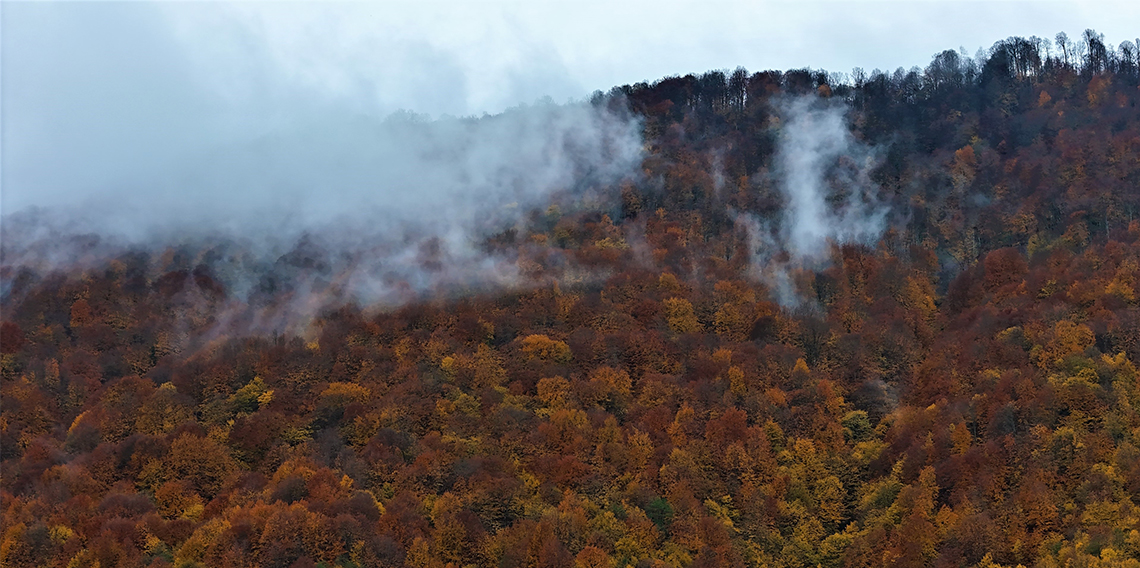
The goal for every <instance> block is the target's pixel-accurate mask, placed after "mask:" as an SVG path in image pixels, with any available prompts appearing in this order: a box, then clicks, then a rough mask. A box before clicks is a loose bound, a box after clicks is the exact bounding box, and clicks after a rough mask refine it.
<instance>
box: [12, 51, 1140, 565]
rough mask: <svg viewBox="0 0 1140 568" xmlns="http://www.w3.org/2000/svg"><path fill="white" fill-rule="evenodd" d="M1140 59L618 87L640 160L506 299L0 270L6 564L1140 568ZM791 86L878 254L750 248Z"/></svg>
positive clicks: (519, 236)
mask: <svg viewBox="0 0 1140 568" xmlns="http://www.w3.org/2000/svg"><path fill="white" fill-rule="evenodd" d="M1049 45H1051V48H1049V49H1047V46H1049ZM1136 48H1137V47H1136V46H1135V45H1133V44H1132V43H1131V42H1125V43H1124V44H1122V45H1121V46H1120V47H1119V48H1114V47H1112V46H1111V45H1107V44H1105V43H1104V42H1103V40H1102V39H1101V38H1100V37H1099V36H1098V35H1097V34H1095V33H1094V32H1091V31H1090V32H1087V33H1085V34H1084V36H1082V37H1081V38H1080V39H1079V40H1076V41H1071V40H1068V39H1067V38H1063V37H1060V36H1059V37H1058V41H1057V42H1055V43H1051V42H1044V41H1042V40H1038V39H1037V38H1031V39H1022V38H1011V39H1009V40H1006V41H1002V42H999V43H997V44H996V45H994V46H993V48H991V49H990V50H988V51H987V52H986V53H984V54H981V55H980V56H979V57H977V58H975V57H968V56H966V55H963V54H960V53H958V52H956V51H946V52H944V53H941V54H939V55H937V56H935V57H934V59H933V61H932V62H931V63H930V65H929V66H928V67H927V68H926V69H925V70H920V69H914V70H910V71H907V70H902V69H900V70H899V71H896V72H894V73H881V72H877V71H876V72H873V73H869V74H868V73H863V72H860V71H858V70H856V72H855V73H853V74H851V75H850V76H838V75H833V74H829V73H826V72H822V71H812V70H793V71H787V72H777V71H766V72H759V73H750V72H748V71H746V70H744V69H737V70H736V71H734V72H720V71H715V72H710V73H705V74H702V75H687V76H683V77H669V78H665V79H661V80H659V81H656V82H654V83H652V84H644V83H639V84H636V85H629V86H623V87H619V88H615V89H613V90H612V91H610V92H608V93H598V94H596V95H595V96H594V98H593V100H592V101H591V103H590V104H592V105H595V106H597V107H602V106H606V107H610V108H611V109H613V111H614V112H629V113H632V114H633V115H634V116H635V117H638V119H639V120H640V121H641V125H642V128H643V136H644V151H645V156H644V161H643V162H642V165H641V172H639V174H638V176H636V178H634V179H630V180H627V181H624V182H622V183H620V184H616V185H614V186H612V187H602V188H594V189H593V190H592V191H591V192H589V196H588V198H587V197H583V198H577V199H576V198H574V197H573V195H572V193H573V192H570V193H571V196H570V198H567V199H563V200H561V201H560V202H559V203H557V204H553V205H551V206H550V207H548V208H543V209H536V210H534V211H531V212H529V213H528V217H527V219H528V220H527V221H526V222H525V223H522V224H520V225H517V226H513V227H509V228H506V229H503V230H496V232H494V234H490V235H488V236H486V238H485V240H484V241H483V242H482V243H480V247H481V248H482V250H485V251H487V252H488V254H495V255H497V257H496V258H509V259H512V262H514V263H515V264H516V265H517V266H518V268H519V274H520V275H521V277H520V278H521V280H519V281H517V282H514V283H513V284H512V285H511V286H510V287H507V288H505V289H503V288H489V287H472V288H470V289H466V290H464V289H457V288H455V287H449V288H447V289H446V290H439V291H438V293H431V292H430V291H429V292H425V293H416V294H411V293H409V296H408V300H407V301H404V302H401V303H394V304H393V303H390V304H385V305H366V304H362V303H360V302H351V301H350V302H347V303H345V302H341V303H327V304H324V305H321V306H319V309H318V310H316V311H315V312H312V313H313V314H315V315H313V316H312V317H311V318H309V319H305V320H303V321H300V322H296V321H293V322H291V323H290V324H289V325H276V324H269V323H266V322H269V321H276V320H274V319H273V317H274V316H273V314H286V315H285V316H282V317H287V316H288V314H290V313H293V312H291V311H290V310H293V309H294V308H295V304H296V303H297V302H298V301H299V299H301V300H304V299H305V297H304V296H303V294H302V291H301V290H299V289H298V288H297V286H296V285H295V284H294V283H295V282H297V281H299V280H300V279H301V278H302V277H308V276H312V275H314V274H315V275H317V276H319V277H320V278H324V279H326V280H335V278H336V275H335V274H329V273H328V271H329V270H330V269H329V266H331V265H330V264H328V263H326V262H325V261H324V260H323V258H324V257H325V256H324V255H334V254H335V253H330V252H328V251H324V252H322V251H319V250H318V251H314V250H313V248H314V246H313V245H312V243H310V242H308V241H303V242H300V243H298V245H297V247H296V248H295V249H294V250H293V251H292V252H290V253H289V254H286V255H283V256H280V257H279V258H276V259H274V261H273V262H272V263H270V265H268V266H266V267H265V269H264V271H263V272H261V273H259V274H258V276H257V279H256V280H257V281H256V283H255V284H254V285H252V286H247V287H244V288H241V289H240V290H239V288H238V287H237V286H236V285H235V279H234V275H233V274H232V271H231V270H230V269H231V268H232V267H233V266H235V264H234V263H232V262H229V263H227V262H228V261H227V260H226V258H227V255H232V254H238V253H235V252H234V251H233V250H232V249H229V248H225V247H221V246H217V247H214V246H191V245H184V244H183V245H171V246H169V247H166V246H165V245H164V246H162V247H156V248H154V249H146V248H140V247H134V248H131V249H129V250H123V251H120V252H119V253H117V254H115V255H113V257H110V258H96V259H94V260H91V259H87V260H86V261H85V262H84V264H83V265H82V266H80V267H73V268H71V269H68V268H67V267H66V266H63V267H60V266H56V267H55V268H54V269H46V268H43V267H34V266H25V265H20V264H18V263H11V262H7V263H6V264H5V266H4V268H3V274H2V276H3V280H4V286H3V290H4V305H3V324H2V327H0V347H2V352H3V359H2V364H3V365H2V383H0V388H2V393H3V395H2V399H0V459H2V464H0V465H2V479H0V488H2V494H0V497H2V506H3V519H4V522H3V527H4V528H3V540H2V543H0V564H2V565H3V566H12V567H25V566H27V567H33V566H35V567H38V566H60V567H63V566H68V567H85V566H101V567H103V568H107V567H110V566H154V567H159V566H203V567H231V566H232V567H238V566H267V567H268V566H280V567H292V566H295V567H303V566H309V567H312V566H326V567H333V566H341V567H346V568H347V567H364V566H404V565H406V566H415V567H420V568H423V567H442V566H467V565H474V566H487V567H503V568H508V567H522V566H580V567H583V568H585V567H591V568H593V567H615V568H617V567H624V566H638V567H707V566H772V567H777V566H787V567H812V566H825V567H841V566H842V567H847V566H851V567H854V566H940V567H941V566H947V567H949V566H963V567H965V566H981V567H992V566H998V565H1000V566H1014V565H1018V564H1021V565H1024V566H1042V567H1054V566H1056V567H1061V566H1073V567H1076V566H1090V567H1091V566H1132V567H1140V372H1138V371H1137V368H1136V365H1137V363H1140V297H1138V290H1137V286H1138V282H1137V281H1138V279H1140V66H1138V62H1140V59H1138V54H1137V51H1136ZM805 101H806V102H805ZM797 104H798V105H801V106H804V108H810V109H822V110H819V112H825V111H827V112H833V113H837V114H835V116H842V119H843V125H844V127H845V128H846V129H848V131H849V134H847V135H845V136H849V137H850V140H849V141H848V145H849V146H851V147H858V148H861V149H862V150H860V153H852V152H844V153H841V154H836V156H835V159H834V160H832V162H834V163H832V162H828V164H829V165H827V167H828V168H829V170H828V173H827V174H826V176H824V178H823V179H824V182H825V184H829V185H828V186H829V187H831V188H832V189H833V190H835V191H834V192H832V193H828V194H827V195H825V196H824V198H825V203H826V204H828V205H829V206H833V207H843V206H844V204H845V203H846V204H848V205H850V203H851V201H850V196H846V197H845V196H844V195H845V194H844V193H843V192H844V191H847V190H848V189H849V188H850V187H851V186H852V184H853V183H854V184H855V185H858V186H859V187H863V188H870V189H868V190H867V191H868V193H867V194H866V195H865V196H864V197H865V199H864V201H865V203H866V206H867V211H868V212H869V213H868V214H867V216H866V219H865V220H866V221H867V223H871V221H870V220H871V219H872V218H874V219H878V220H879V223H880V224H879V225H878V228H879V229H880V230H878V231H876V232H875V233H874V235H873V237H874V238H872V239H867V238H850V239H847V238H843V236H844V235H845V234H846V233H829V235H831V236H832V237H833V238H829V239H828V240H827V241H826V245H825V246H824V247H823V249H822V250H821V251H820V252H818V253H817V254H814V255H807V254H806V253H802V251H801V252H800V253H797V249H795V248H794V247H793V246H791V245H789V244H788V243H786V242H785V243H783V244H782V245H781V246H782V249H781V250H779V251H776V252H771V251H770V249H767V248H765V247H766V246H768V244H766V243H770V242H771V241H772V240H773V239H776V240H779V239H780V238H781V237H780V235H787V234H790V233H789V231H792V230H794V227H790V226H789V223H794V222H795V219H790V220H789V218H788V217H786V216H785V214H784V212H785V211H786V210H787V209H788V207H789V201H788V199H789V197H788V196H787V195H786V192H784V191H782V190H781V188H782V187H784V185H782V184H787V183H788V182H787V181H786V179H785V178H786V176H787V173H788V171H790V170H789V166H787V165H786V164H784V165H782V164H783V162H786V161H787V158H788V157H789V156H791V155H793V153H794V149H791V150H790V149H788V146H787V141H788V138H787V136H786V135H785V130H787V129H788V128H790V126H788V125H789V124H790V123H791V121H792V120H793V118H794V117H793V116H792V115H791V114H789V113H790V112H791V111H789V110H788V109H790V108H795V105H797ZM829 109H830V110H829ZM813 116H814V115H813ZM820 116H823V115H820ZM826 116H831V115H826ZM484 120H487V119H484ZM825 138H826V137H825ZM813 140H814V139H813ZM827 140H830V139H825V140H824V141H823V142H819V143H821V144H822V143H825V142H827ZM817 142H818V141H817ZM863 158H865V161H864V162H859V160H860V159H863ZM844 180H847V181H844ZM851 180H856V181H857V183H855V182H852V181H851ZM848 182H850V183H848ZM598 195H601V196H603V197H601V198H598V197H597V196H598ZM606 196H608V197H606ZM874 212H879V215H878V217H875V216H874V215H871V213H874ZM872 224H873V223H872ZM868 226H870V225H868ZM852 234H854V233H852ZM859 234H860V235H864V236H865V233H859ZM420 252H421V256H422V259H421V262H422V263H423V265H424V266H425V270H438V269H439V268H438V267H436V268H433V267H432V263H435V262H438V260H436V259H433V258H432V255H431V251H430V250H429V251H420ZM5 254H6V256H7V259H9V260H10V259H12V258H17V257H20V255H17V254H15V253H13V251H11V250H6V251H5ZM21 258H22V257H21ZM782 285H786V287H787V293H786V294H783V295H782V294H781V293H780V292H779V290H777V288H778V287H780V286H782ZM266 314H269V315H266Z"/></svg>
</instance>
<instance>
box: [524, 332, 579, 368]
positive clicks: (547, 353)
mask: <svg viewBox="0 0 1140 568" xmlns="http://www.w3.org/2000/svg"><path fill="white" fill-rule="evenodd" d="M522 351H523V353H526V354H527V356H528V357H530V358H532V359H542V360H545V361H553V362H555V363H568V362H570V346H569V345H566V343H565V342H562V341H558V340H555V339H551V338H549V337H547V336H546V335H542V334H537V335H528V336H526V337H524V338H523V340H522Z"/></svg>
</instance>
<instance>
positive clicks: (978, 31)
mask: <svg viewBox="0 0 1140 568" xmlns="http://www.w3.org/2000/svg"><path fill="white" fill-rule="evenodd" d="M0 18H2V42H0V43H2V50H3V51H2V67H0V70H2V71H0V72H2V80H3V84H2V93H0V94H2V105H3V106H2V113H0V119H2V124H0V129H2V134H3V137H2V147H0V151H2V152H3V155H2V163H0V169H2V171H0V180H2V182H3V187H2V190H3V199H2V202H0V203H2V206H3V207H2V210H3V212H6V213H7V212H12V211H13V210H16V209H20V208H22V207H25V206H27V205H30V204H46V205H50V204H52V203H54V202H55V201H58V200H60V199H64V198H70V197H73V196H74V195H75V192H76V191H82V189H80V188H83V187H98V186H100V184H106V183H108V182H109V180H115V179H116V178H118V177H121V176H123V175H124V172H127V171H130V172H132V174H139V172H159V171H162V170H164V169H165V168H169V167H171V164H172V163H175V162H177V161H178V160H179V159H180V157H181V156H183V155H186V154H187V153H194V152H202V151H209V150H211V149H216V148H217V147H223V146H226V145H232V144H239V143H241V142H242V141H248V140H254V139H257V138H258V137H259V136H262V135H264V134H266V133H269V132H274V131H279V130H282V129H292V130H296V129H297V128H303V127H307V126H309V123H314V122H321V121H323V120H325V119H326V118H327V117H329V116H334V115H335V116H338V117H342V118H343V117H346V116H372V117H383V116H386V115H388V114H390V113H391V112H393V111H395V110H398V109H407V110H412V111H415V112H418V113H427V114H431V115H432V116H436V117H438V116H440V115H442V114H451V115H470V114H476V115H477V114H481V113H484V112H489V113H497V112H500V111H502V110H503V109H505V108H507V107H511V106H515V105H518V104H519V103H532V102H534V101H535V100H536V99H539V98H541V97H545V96H549V97H551V98H552V99H553V100H554V101H556V102H564V101H566V100H567V99H582V98H584V97H588V96H589V94H590V93H591V92H592V91H594V90H596V89H601V90H607V89H609V88H610V87H612V86H614V85H619V84H625V83H633V82H637V81H643V80H648V81H652V80H654V79H657V78H660V77H663V76H666V75H673V74H685V73H689V72H701V71H706V70H709V69H717V68H724V69H730V68H734V67H736V66H740V65H742V66H745V67H747V68H748V69H749V70H751V71H758V70H764V69H789V68H800V67H812V68H816V69H819V68H824V69H827V70H830V71H841V72H850V71H851V69H852V68H853V67H856V66H858V67H862V68H864V69H865V70H867V71H870V70H872V69H875V68H882V69H888V70H889V69H894V68H896V67H900V66H901V67H911V66H916V65H917V66H925V65H926V64H927V63H928V62H929V60H930V58H931V56H932V55H933V54H935V53H937V52H939V51H941V50H944V49H958V48H965V49H966V50H967V51H968V52H969V53H971V54H972V53H974V52H975V51H976V50H977V49H978V48H985V47H989V46H990V45H992V44H993V43H994V42H995V41H997V40H999V39H1003V38H1006V37H1009V36H1012V35H1023V36H1029V35H1038V36H1042V37H1048V38H1052V37H1053V35H1054V34H1056V33H1057V32H1058V31H1065V32H1067V33H1068V34H1069V35H1070V36H1072V37H1074V38H1075V37H1076V36H1079V35H1080V33H1081V32H1082V31H1083V30H1084V29H1085V28H1088V27H1091V28H1095V29H1096V30H1097V31H1099V32H1101V33H1103V34H1104V35H1105V39H1106V41H1107V42H1108V43H1110V44H1112V45H1114V46H1115V45H1118V44H1119V43H1120V42H1121V41H1124V40H1126V39H1127V40H1133V41H1135V39H1136V36H1137V35H1140V29H1138V26H1136V25H1135V23H1136V22H1140V3H1138V2H1134V1H1121V2H1093V1H1087V0H1086V1H1066V2H992V1H990V2H981V1H978V2H934V1H911V2H863V1H835V2H805V1H796V2H710V1H707V0H706V1H703V2H670V1H667V0H666V1H661V0H654V1H644V2H642V1H639V2H621V3H616V2H593V3H591V2H585V1H582V0H576V1H573V2H537V1H526V2H493V1H471V0H467V1H463V2H429V1H417V2H351V3H347V2H345V3H262V2H251V3H242V4H230V3H220V2H176V3H174V2H172V3H148V2H135V3H104V2H92V3H87V2H79V3H22V2H3V3H0ZM140 175H141V174H140Z"/></svg>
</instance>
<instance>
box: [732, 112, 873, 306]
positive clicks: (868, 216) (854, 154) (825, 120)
mask: <svg viewBox="0 0 1140 568" xmlns="http://www.w3.org/2000/svg"><path fill="white" fill-rule="evenodd" d="M776 107H777V112H778V114H779V116H780V126H779V134H778V139H777V140H778V142H777V152H776V156H775V163H774V170H775V174H776V178H777V186H778V187H779V189H780V192H781V194H782V195H783V197H784V199H785V204H784V208H783V211H782V214H781V216H780V219H779V220H778V221H777V222H767V221H765V220H761V219H759V218H757V217H756V216H753V215H739V216H738V221H739V222H740V223H741V224H743V225H744V227H745V228H746V230H747V231H748V234H749V237H750V239H751V241H752V246H751V248H752V255H753V256H752V263H753V271H754V272H755V273H756V274H757V275H758V276H759V277H760V278H761V279H762V280H763V281H765V282H766V283H767V284H768V285H769V286H770V287H771V288H772V291H773V293H774V294H775V296H776V299H777V300H778V301H779V302H780V303H781V304H782V305H784V306H789V307H793V306H797V305H800V304H801V302H802V301H803V300H802V294H801V293H800V291H799V290H797V288H796V286H795V284H794V282H793V273H794V272H795V271H796V270H799V269H807V270H817V269H819V268H821V267H823V266H824V265H825V264H826V263H827V261H828V259H829V257H830V250H829V249H830V247H831V246H832V245H835V244H844V243H864V244H867V243H874V242H875V241H877V240H878V239H879V237H880V236H881V235H882V233H883V230H884V229H885V228H886V219H887V212H888V210H887V208H886V207H885V206H883V205H882V204H881V203H880V202H879V201H878V187H877V186H876V184H875V183H874V182H873V181H872V180H871V179H870V177H869V174H870V172H871V170H872V169H873V167H874V166H875V164H876V153H875V151H874V149H873V148H870V147H867V146H866V145H864V144H862V143H860V142H859V141H857V140H856V139H855V138H854V136H852V134H851V131H850V129H849V128H848V125H847V119H846V114H847V111H848V108H847V107H846V106H845V105H844V104H843V103H835V102H831V101H829V100H827V99H821V98H818V97H814V96H805V97H799V98H794V99H787V100H784V101H782V102H779V103H777V105H776Z"/></svg>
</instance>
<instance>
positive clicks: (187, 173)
mask: <svg viewBox="0 0 1140 568" xmlns="http://www.w3.org/2000/svg"><path fill="white" fill-rule="evenodd" d="M350 8H351V7H348V8H345V10H349V9H350ZM365 8H366V7H364V6H361V7H359V8H351V9H353V10H356V9H359V10H363V9H365ZM243 10H244V8H242V7H240V6H231V5H219V6H214V5H208V4H172V5H165V4H164V5H155V4H105V3H93V4H85V3H74V4H56V3H47V4H34V5H33V4H16V5H13V6H6V7H5V19H4V29H3V32H4V33H3V41H4V50H3V51H4V79H5V80H4V83H3V89H4V91H3V95H4V102H5V108H4V116H3V123H2V127H3V137H4V153H3V164H2V168H0V176H2V177H3V180H2V181H3V186H4V192H3V196H2V201H0V203H2V208H0V213H2V215H3V216H2V223H0V231H2V235H0V236H2V237H3V238H2V243H0V264H2V265H3V266H4V274H3V276H2V277H0V283H2V284H3V285H4V287H3V290H0V292H3V293H4V294H5V297H6V300H8V299H9V298H7V294H8V292H9V291H10V290H11V285H12V275H13V274H15V273H16V271H19V270H21V269H31V270H34V271H37V272H40V273H43V272H46V271H51V270H55V269H67V268H82V267H91V266H97V265H99V264H100V263H104V262H106V261H107V260H108V259H110V258H113V257H116V256H119V255H122V254H124V253H125V252H126V251H131V250H141V251H143V252H145V253H147V254H152V255H154V258H155V259H156V260H155V262H156V263H159V264H162V266H154V267H152V269H153V270H165V269H185V270H192V269H193V268H194V267H195V266H196V265H197V264H199V263H202V262H206V264H209V265H210V266H212V267H214V270H215V273H216V276H217V277H218V278H219V279H221V280H222V281H224V282H225V283H226V285H227V289H228V290H230V291H231V292H232V293H234V294H241V295H257V294H258V293H261V292H274V293H282V294H287V295H292V296H294V297H296V298H298V300H297V305H311V304H313V302H314V301H313V300H312V299H313V298H326V299H329V300H330V301H337V300H345V301H360V302H362V303H377V302H380V303H385V302H386V303H393V302H403V301H407V300H408V299H411V298H413V297H416V296H417V295H420V294H430V293H433V292H438V291H441V290H452V289H455V290H471V289H479V288H481V287H501V286H513V285H519V284H520V283H522V282H521V279H520V274H521V273H522V272H525V270H524V269H522V268H520V264H519V261H520V259H518V258H516V257H515V256H512V254H514V255H516V256H517V254H518V253H517V251H515V252H514V253H511V252H503V251H498V252H497V251H494V250H490V249H488V248H487V247H486V246H483V245H484V244H483V241H484V240H485V238H486V237H487V236H488V235H492V234H495V233H498V232H501V231H504V230H508V229H510V228H512V227H518V226H519V225H520V224H522V223H524V222H525V220H526V219H527V215H528V214H529V213H530V212H531V211H532V210H533V209H535V208H544V207H545V206H546V205H547V204H549V203H550V202H563V203H564V204H573V203H575V202H578V203H581V202H583V200H587V201H588V200H590V199H593V198H596V199H595V201H596V200H597V199H608V198H609V197H608V195H609V194H610V193H611V192H610V191H609V190H610V189H611V188H612V186H613V184H615V183H618V182H619V181H621V180H623V179H626V178H629V177H632V176H636V175H637V173H638V171H639V165H640V162H641V157H642V141H641V126H640V122H639V120H638V119H637V118H636V117H633V116H631V115H629V114H628V113H626V112H624V110H623V109H620V108H617V107H616V106H613V107H610V106H594V105H591V104H589V103H585V102H577V103H575V102H570V103H567V104H554V103H553V102H552V101H550V100H549V99H546V100H540V101H537V102H534V103H533V104H524V105H518V106H514V107H511V108H508V109H507V110H506V111H504V112H501V113H499V114H496V115H486V114H484V115H483V116H481V117H461V118H456V117H451V116H442V117H439V118H434V119H433V118H431V117H429V116H427V115H421V114H416V113H414V112H409V111H402V110H398V108H399V106H398V105H400V106H402V105H403V104H405V103H409V102H413V101H416V100H423V101H425V104H427V105H429V106H431V107H432V108H433V109H439V108H443V109H455V111H456V112H460V113H462V112H467V111H468V109H470V108H472V104H484V103H486V101H485V100H483V99H478V98H477V97H476V99H477V101H481V102H476V103H472V97H473V95H472V91H471V88H472V86H471V85H470V84H468V81H466V80H465V76H466V73H467V72H468V71H470V70H469V69H468V70H466V71H461V70H460V69H459V68H458V67H457V66H456V65H454V64H453V63H454V54H451V53H449V52H448V51H446V50H443V49H441V48H439V47H437V46H432V45H427V44H422V43H417V41H416V40H415V39H414V38H402V39H401V38H399V37H395V38H392V39H390V40H386V39H384V38H383V37H381V36H378V35H376V34H372V35H367V36H362V37H350V36H349V35H345V37H343V38H342V39H343V41H340V42H328V41H325V40H320V41H318V40H319V39H320V38H316V37H315V35H314V34H317V33H321V32H322V30H323V31H324V33H335V32H336V30H338V29H339V28H338V27H337V25H339V24H337V22H340V23H344V22H345V21H346V18H345V17H344V14H341V13H340V12H339V11H332V12H330V14H331V15H332V16H335V17H333V18H332V19H333V21H332V23H331V24H330V23H329V22H325V23H324V24H321V25H320V26H316V27H313V26H310V25H309V24H307V23H306V21H307V20H306V19H305V18H304V17H302V16H305V15H307V14H309V12H312V11H314V10H315V11H316V12H320V10H317V9H316V8H311V9H310V8H305V9H301V8H298V9H297V10H294V9H292V8H289V7H280V8H279V9H275V10H268V11H265V12H261V11H257V10H254V11H250V12H249V13H243ZM322 13H323V12H322ZM266 15H268V16H266ZM310 15H311V14H310ZM318 15H319V14H318ZM263 16H265V17H267V18H269V19H265V18H263ZM330 17H331V16H330ZM17 24H19V25H17ZM326 24H328V25H326ZM291 26H298V27H299V28H298V29H293V28H292V27H291ZM321 26H324V27H321ZM345 29H346V30H348V31H351V30H352V29H355V30H357V31H359V27H356V28H345ZM330 30H331V31H330ZM348 31H346V32H345V33H346V34H347V33H348ZM289 38H295V39H296V42H297V43H296V45H293V44H292V43H290V41H291V40H290V39H289ZM306 42H309V43H311V44H312V47H313V49H312V50H308V49H306V46H308V45H309V43H306ZM377 42H379V43H377ZM385 42H386V43H385ZM334 47H335V49H334ZM550 65H551V66H552V67H551V68H552V69H554V70H557V62H556V61H555V62H552V63H551V64H550ZM504 69H508V68H504ZM508 70H509V69H508ZM500 71H502V70H501V69H500ZM503 72H504V73H506V71H503ZM322 73H327V74H322ZM540 75H541V74H540ZM409 77H414V78H418V81H419V82H418V83H409V82H408V81H406V79H408V78H409ZM515 87H517V85H516V86H515ZM515 87H511V86H509V85H508V87H507V90H510V91H512V93H514V94H517V95H519V96H522V95H523V94H528V93H531V91H530V90H529V87H528V88H526V89H521V90H520V89H516V88H515ZM511 96H513V95H511ZM515 100H518V99H515ZM512 104H514V103H512ZM504 106H505V105H504ZM500 108H502V107H500ZM436 112H439V111H438V110H437V111H436ZM162 251H173V252H172V254H171V255H167V256H170V257H171V258H177V259H181V260H179V261H178V262H173V261H168V260H158V259H159V257H161V256H162V255H160V254H155V253H161V252H162ZM179 263H182V264H184V265H185V266H182V265H180V264H179ZM302 297H303V298H305V299H304V300H303V301H302V300H301V299H300V298H302Z"/></svg>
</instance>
